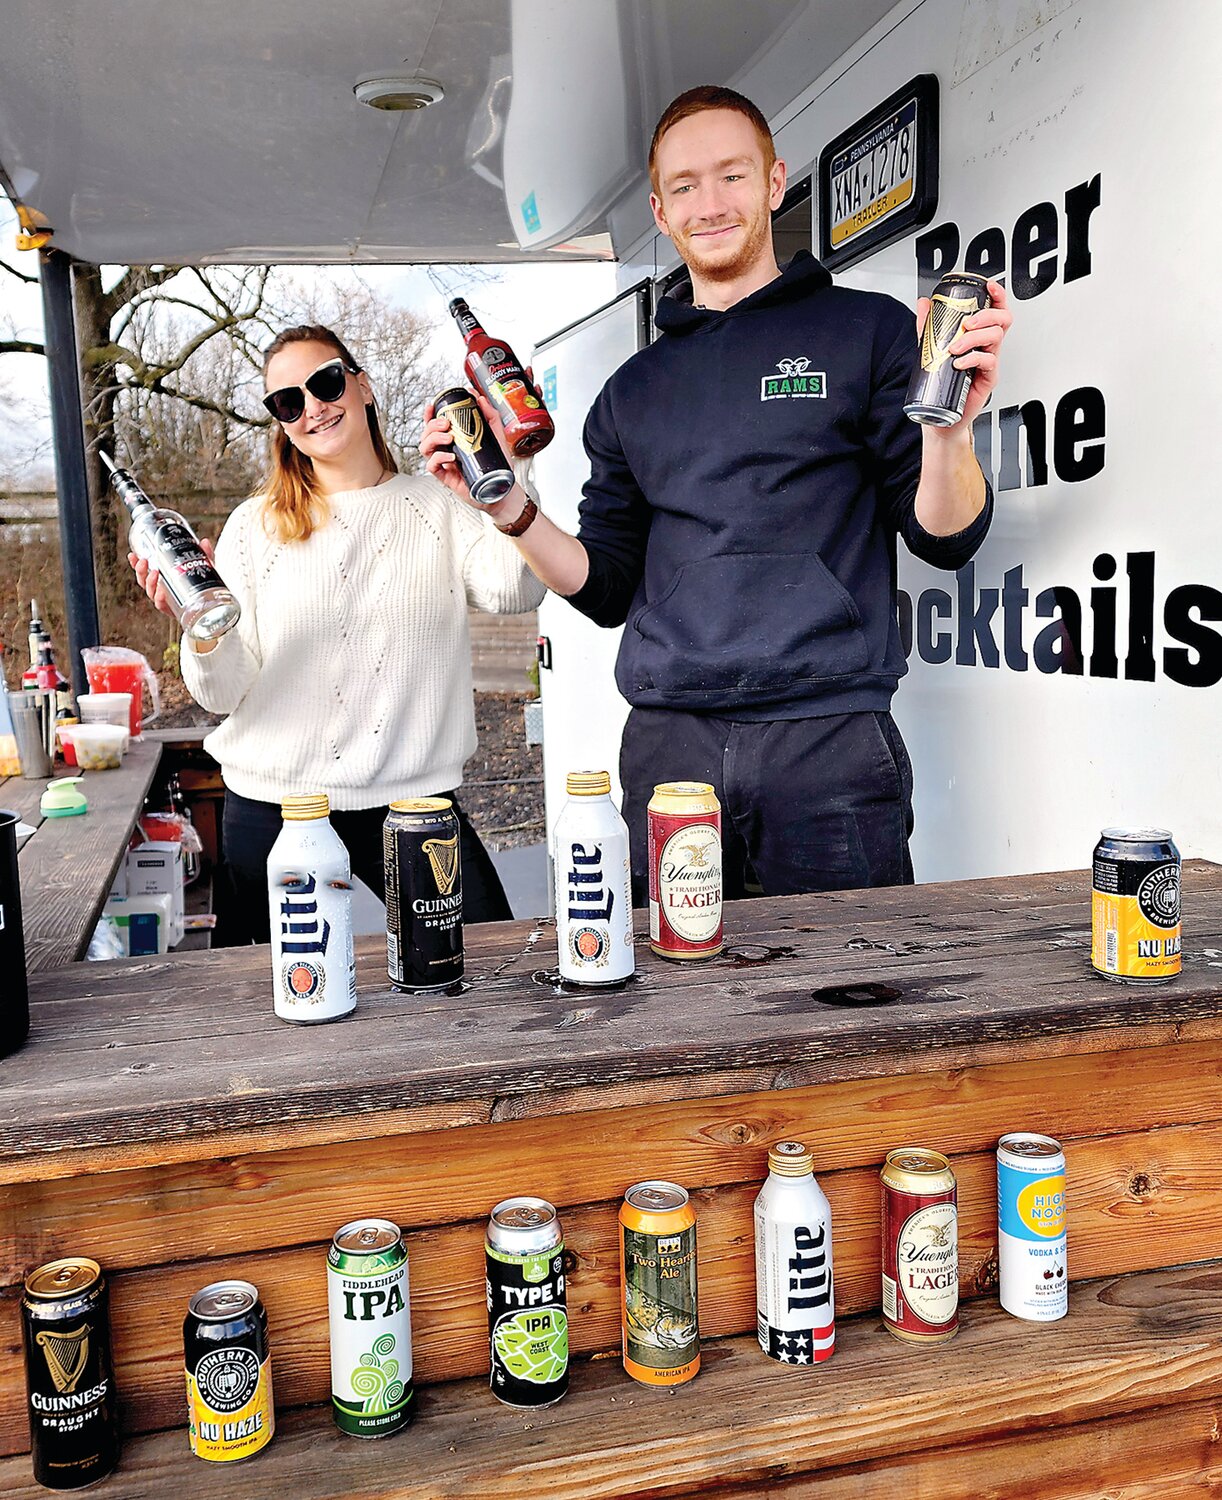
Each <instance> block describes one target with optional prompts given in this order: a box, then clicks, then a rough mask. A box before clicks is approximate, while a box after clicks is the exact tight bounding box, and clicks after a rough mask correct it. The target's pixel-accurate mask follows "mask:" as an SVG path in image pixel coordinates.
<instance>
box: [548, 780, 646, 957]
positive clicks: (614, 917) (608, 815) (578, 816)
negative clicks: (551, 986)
mask: <svg viewBox="0 0 1222 1500" xmlns="http://www.w3.org/2000/svg"><path fill="white" fill-rule="evenodd" d="M565 790H566V792H567V793H568V801H567V802H566V803H565V804H564V807H563V808H562V809H561V811H560V816H559V818H557V820H556V831H555V834H554V836H553V847H552V864H553V866H554V869H555V875H556V944H557V948H558V949H559V955H560V977H561V978H562V979H568V980H570V981H571V982H572V983H574V984H589V985H597V984H618V983H620V982H622V981H623V980H625V979H627V978H628V977H629V976H630V975H631V974H632V972H633V970H634V968H635V967H636V954H635V951H634V949H633V944H632V867H631V865H630V863H629V859H628V828H627V825H626V824H625V823H624V820H623V818H621V817H620V815H619V809H618V808H617V807H616V805H615V803H614V802H612V800H611V775H610V772H608V771H570V772H569V774H568V775H567V776H566V777H565Z"/></svg>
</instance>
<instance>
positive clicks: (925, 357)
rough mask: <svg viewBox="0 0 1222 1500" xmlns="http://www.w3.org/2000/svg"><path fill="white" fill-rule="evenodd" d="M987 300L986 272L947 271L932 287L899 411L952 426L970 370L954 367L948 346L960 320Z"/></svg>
mask: <svg viewBox="0 0 1222 1500" xmlns="http://www.w3.org/2000/svg"><path fill="white" fill-rule="evenodd" d="M988 305H989V284H988V277H987V276H976V275H973V273H972V272H970V271H952V272H951V274H950V275H949V276H943V278H942V280H941V281H939V282H938V284H937V286H936V287H934V289H933V296H932V298H931V299H930V306H929V316H928V317H927V318H926V319H925V328H924V331H923V332H922V334H921V354H920V358H919V359H918V360H917V367H916V369H915V370H914V371H913V373H912V380H911V382H910V383H909V386H908V397H907V400H906V401H905V402H904V412H905V414H906V415H907V416H909V417H910V418H911V419H912V420H913V421H914V422H920V423H922V424H923V425H924V426H926V427H953V426H954V425H955V423H956V422H958V421H959V420H960V418H961V417H962V416H963V408H964V406H965V405H966V404H967V393H968V392H969V391H970V390H971V388H972V371H971V370H956V369H955V362H954V360H953V359H952V358H951V356H950V352H949V351H950V346H951V345H952V344H953V343H954V342H955V340H956V339H957V338H958V337H959V335H960V333H962V332H963V321H964V319H965V318H970V317H971V316H972V314H973V313H978V312H979V311H980V310H981V308H982V307H987V306H988Z"/></svg>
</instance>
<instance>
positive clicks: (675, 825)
mask: <svg viewBox="0 0 1222 1500" xmlns="http://www.w3.org/2000/svg"><path fill="white" fill-rule="evenodd" d="M648 819H649V829H648V840H649V945H650V947H651V948H652V949H653V951H654V952H655V953H658V954H660V955H661V956H662V957H663V958H677V959H698V958H713V957H714V956H715V955H716V954H718V953H720V952H721V948H722V935H721V893H722V877H721V803H720V802H719V801H718V800H717V794H716V792H714V790H713V788H712V787H711V786H710V785H709V784H708V782H704V781H669V782H663V784H662V785H661V786H656V787H654V791H653V796H652V797H651V798H650V800H649V811H648Z"/></svg>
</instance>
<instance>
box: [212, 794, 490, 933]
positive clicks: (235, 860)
mask: <svg viewBox="0 0 1222 1500" xmlns="http://www.w3.org/2000/svg"><path fill="white" fill-rule="evenodd" d="M438 795H440V796H444V797H448V798H449V799H450V801H451V802H453V803H454V812H455V815H456V816H457V818H458V831H459V844H458V847H459V851H460V855H461V859H462V914H463V921H464V922H507V921H509V920H510V918H511V917H512V915H513V914H512V912H511V911H510V909H509V902H508V900H507V899H506V896H505V889H504V887H503V886H502V885H501V878H500V876H499V875H498V874H497V873H496V866H495V865H494V864H493V863H492V857H491V855H490V854H489V853H488V851H487V849H485V848H484V846H483V844H482V843H481V841H480V837H479V834H478V833H476V831H475V829H474V828H472V827H471V824H470V823H469V822H468V820H467V815H466V813H464V812H463V810H462V808H461V807H460V806H459V804H458V800H457V798H456V797H455V796H454V793H453V792H442V793H439V794H438ZM385 821H386V809H385V808H384V807H366V808H362V809H361V810H360V811H359V812H334V811H333V812H332V813H331V826H332V827H333V828H334V829H335V831H336V833H338V834H339V836H340V838H341V839H342V840H343V842H344V847H345V848H346V849H347V850H348V856H349V858H350V859H351V860H352V873H353V874H354V875H357V876H359V877H360V878H361V879H362V880H363V881H364V882H365V884H366V885H367V886H368V887H369V889H370V890H371V891H372V892H373V893H374V895H375V896H377V898H378V899H379V900H380V901H383V900H385V899H386V885H385V880H384V877H383V866H382V824H383V823H384V822H385ZM283 826H284V825H283V821H282V819H281V816H280V805H279V803H276V802H254V801H252V800H251V799H250V798H249V797H239V796H238V794H237V793H236V792H231V791H229V790H228V789H226V791H225V813H224V820H223V825H222V837H223V846H222V847H223V850H224V862H223V868H222V870H221V878H220V882H219V884H218V889H217V893H216V895H217V901H216V905H217V932H216V942H217V946H218V947H235V946H236V945H238V944H240V943H267V942H270V941H271V924H270V914H269V909H268V900H267V856H268V855H269V854H270V853H271V851H272V845H273V844H274V843H275V842H276V839H277V837H278V836H279V834H280V830H281V828H282V827H283Z"/></svg>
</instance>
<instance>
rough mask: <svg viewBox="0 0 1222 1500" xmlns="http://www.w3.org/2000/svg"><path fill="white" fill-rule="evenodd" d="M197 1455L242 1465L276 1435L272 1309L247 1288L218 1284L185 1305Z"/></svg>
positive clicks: (190, 1415) (190, 1414)
mask: <svg viewBox="0 0 1222 1500" xmlns="http://www.w3.org/2000/svg"><path fill="white" fill-rule="evenodd" d="M182 1344H183V1361H184V1364H185V1366H186V1374H187V1431H188V1433H189V1435H190V1438H191V1452H192V1453H194V1454H195V1456H196V1457H197V1458H206V1459H209V1460H211V1461H212V1462H214V1463H223V1464H231V1463H237V1462H238V1460H240V1459H243V1458H253V1457H254V1455H255V1454H256V1453H258V1452H259V1450H260V1449H262V1448H266V1447H267V1445H268V1443H270V1442H271V1440H272V1434H273V1433H274V1432H275V1430H276V1415H275V1409H274V1407H273V1405H272V1366H271V1356H270V1354H269V1351H268V1346H267V1309H266V1308H265V1307H264V1306H263V1303H262V1301H261V1300H260V1298H259V1293H258V1292H257V1291H256V1290H255V1288H254V1287H253V1286H251V1284H250V1282H249V1281H214V1282H212V1284H211V1285H210V1286H206V1287H204V1288H203V1289H202V1290H201V1291H198V1292H196V1293H195V1295H194V1296H193V1297H192V1298H191V1300H190V1302H188V1303H187V1316H186V1319H185V1320H184V1322H183V1325H182Z"/></svg>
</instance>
